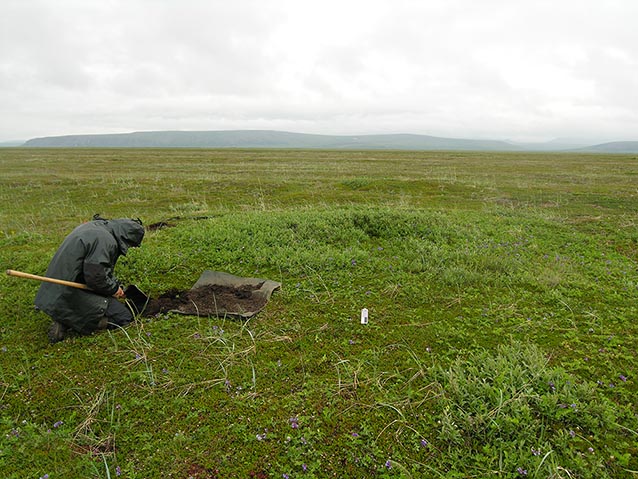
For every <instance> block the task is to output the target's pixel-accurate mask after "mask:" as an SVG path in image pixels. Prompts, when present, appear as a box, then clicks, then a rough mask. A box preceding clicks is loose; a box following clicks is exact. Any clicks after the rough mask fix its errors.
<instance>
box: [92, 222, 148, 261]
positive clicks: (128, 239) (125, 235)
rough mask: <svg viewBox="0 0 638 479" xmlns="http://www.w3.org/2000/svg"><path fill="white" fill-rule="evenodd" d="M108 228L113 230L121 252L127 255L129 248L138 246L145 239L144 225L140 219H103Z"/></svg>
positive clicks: (112, 232)
mask: <svg viewBox="0 0 638 479" xmlns="http://www.w3.org/2000/svg"><path fill="white" fill-rule="evenodd" d="M102 221H104V226H105V228H106V229H107V230H109V231H110V232H111V234H112V235H113V237H114V238H115V240H116V241H117V244H118V246H119V248H120V253H121V254H122V255H124V256H126V253H127V252H128V249H129V248H136V247H138V246H139V245H140V244H142V240H143V239H144V227H143V226H142V222H141V221H139V220H129V219H121V220H102Z"/></svg>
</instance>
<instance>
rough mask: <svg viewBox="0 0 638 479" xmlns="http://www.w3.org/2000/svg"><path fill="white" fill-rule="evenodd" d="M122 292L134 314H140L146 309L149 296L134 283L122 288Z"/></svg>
mask: <svg viewBox="0 0 638 479" xmlns="http://www.w3.org/2000/svg"><path fill="white" fill-rule="evenodd" d="M124 294H125V295H126V302H127V303H128V305H129V306H130V307H131V308H132V309H133V312H134V313H135V315H136V316H138V315H141V314H142V313H143V312H144V310H145V309H146V305H147V304H148V301H149V297H148V296H146V295H145V294H144V293H143V292H142V291H140V289H139V288H138V287H137V286H135V285H134V284H131V285H130V286H127V287H126V289H125V290H124Z"/></svg>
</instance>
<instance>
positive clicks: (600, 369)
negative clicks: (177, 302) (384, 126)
mask: <svg viewBox="0 0 638 479" xmlns="http://www.w3.org/2000/svg"><path fill="white" fill-rule="evenodd" d="M0 172H1V175H0V201H1V205H2V206H1V207H0V265H1V266H2V268H3V269H7V268H11V269H17V270H23V271H28V272H31V273H36V274H43V273H44V271H45V270H46V267H47V264H48V261H49V259H50V258H51V256H52V254H53V253H54V251H55V249H56V248H57V246H58V245H59V243H60V242H61V240H62V239H63V238H64V236H65V235H66V234H67V233H68V232H69V231H70V230H71V229H72V228H73V227H74V226H76V225H77V224H79V223H80V222H82V221H85V220H87V219H90V217H91V216H92V215H93V214H94V213H101V214H102V215H103V216H105V217H112V218H114V217H140V218H142V219H143V220H144V222H145V223H146V224H151V223H155V222H159V221H168V222H169V223H171V225H172V227H168V228H163V229H160V230H157V231H149V232H148V233H147V237H146V239H145V241H144V243H143V246H142V248H140V249H137V250H133V251H131V252H130V253H129V255H128V256H127V257H125V258H121V260H120V263H119V264H118V267H117V271H116V273H117V275H118V277H119V278H120V279H121V280H122V281H123V282H125V283H133V284H137V285H138V286H139V287H140V288H141V289H142V290H144V291H146V292H148V293H149V294H150V295H151V296H157V295H159V294H160V293H162V292H165V291H167V290H169V289H188V288H190V287H191V286H192V284H193V283H194V282H195V281H196V280H197V278H198V277H199V275H200V273H201V272H202V271H204V270H206V269H210V270H218V271H226V272H229V273H232V274H236V275H240V276H251V277H261V278H269V279H273V280H276V281H280V282H281V283H282V284H283V287H282V289H281V291H278V292H276V293H275V294H274V296H273V298H272V299H271V301H270V303H269V304H268V305H267V307H266V309H265V310H264V311H263V312H262V313H260V314H259V315H258V316H256V317H254V318H253V319H251V320H249V321H247V322H242V321H237V320H231V319H225V318H208V317H188V316H177V315H162V316H159V317H156V318H150V319H149V318H144V319H140V320H139V321H138V322H137V323H136V324H135V325H133V326H131V327H129V328H128V329H126V330H122V331H115V332H105V333H100V334H96V335H93V336H90V337H85V338H72V339H70V340H67V341H64V342H61V343H58V344H55V345H53V346H51V345H49V344H48V343H47V339H46V330H47V327H48V324H49V320H48V318H47V317H45V315H44V314H43V313H39V312H36V311H34V309H33V298H34V296H35V292H36V290H37V287H38V284H37V283H35V282H32V281H29V280H22V279H17V278H10V277H8V276H6V275H4V274H3V275H2V277H1V278H0V320H1V323H0V334H1V335H0V412H1V416H0V417H1V422H0V476H2V477H8V478H39V477H49V478H51V479H53V478H57V477H64V478H67V477H83V478H84V477H87V478H88V477H95V478H114V477H123V478H151V477H175V478H187V477H193V478H218V477H219V478H229V477H236V478H251V477H253V478H271V477H272V478H282V477H290V478H301V477H307V478H325V477H349V478H350V477H353V478H356V477H362V478H368V477H383V478H391V477H397V478H399V477H405V478H421V477H501V478H519V477H536V478H547V477H552V478H623V477H636V475H637V474H638V472H637V471H638V459H637V456H638V448H637V446H636V444H637V443H638V432H637V431H638V419H637V413H638V399H637V398H638V394H637V393H638V387H637V384H638V360H637V359H636V351H637V349H638V320H637V318H638V301H637V300H638V279H637V277H636V273H637V268H636V266H637V262H638V232H637V230H636V222H637V220H638V198H637V195H638V176H637V175H638V157H636V156H633V155H626V156H624V155H617V156H598V155H576V154H560V155H558V154H555V155H552V154H513V153H512V154H510V153H498V154H494V153H443V152H442V153H437V152H389V151H388V152H379V151H375V152H350V151H348V152H343V151H290V150H279V151H268V150H244V151H242V150H144V149H142V150H117V149H115V150H107V149H100V150H82V149H73V150H61V149H57V150H43V149H2V150H0ZM364 307H365V308H368V309H369V312H370V313H369V314H370V321H369V324H368V325H365V326H363V325H361V324H359V313H360V310H361V309H362V308H364Z"/></svg>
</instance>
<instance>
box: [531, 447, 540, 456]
mask: <svg viewBox="0 0 638 479" xmlns="http://www.w3.org/2000/svg"><path fill="white" fill-rule="evenodd" d="M532 454H534V455H535V456H540V455H541V451H540V449H534V448H532Z"/></svg>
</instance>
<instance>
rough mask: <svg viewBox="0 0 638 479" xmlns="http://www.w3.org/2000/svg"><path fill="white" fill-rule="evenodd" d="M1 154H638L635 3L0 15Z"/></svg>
mask: <svg viewBox="0 0 638 479" xmlns="http://www.w3.org/2000/svg"><path fill="white" fill-rule="evenodd" d="M0 8H1V10H2V11H1V12H0V13H1V14H0V141H2V140H11V139H27V138H31V137H35V136H43V135H58V134H73V133H110V132H122V131H133V130H155V129H197V130H206V129H231V128H272V129H287V130H293V131H303V132H316V133H358V134H363V133H380V132H408V133H422V134H433V135H442V136H455V137H482V138H495V139H502V138H513V139H522V140H527V139H551V138H554V137H588V138H592V139H595V140H599V139H600V140H607V139H608V140H615V139H636V134H635V133H634V132H635V131H638V93H637V92H638V68H637V66H638V65H637V62H638V34H637V33H636V29H635V28H634V26H633V25H632V22H633V19H635V18H636V17H637V16H638V4H637V3H636V2H633V0H609V1H606V2H599V1H594V0H583V1H577V0H561V1H560V2H556V1H546V0H535V1H531V0H529V1H523V0H486V1H481V2H473V1H471V0H451V1H445V2H443V1H427V2H416V1H411V0H367V1H364V0H341V1H336V0H323V1H322V2H316V1H293V0H271V1H268V2H260V1H258V0H236V1H234V2H226V1H221V0H209V1H204V0H182V1H180V2H177V1H169V0H128V1H125V0H112V1H109V2H86V1H82V0H58V1H56V2H52V1H48V0H39V1H38V0H5V1H4V2H3V5H2V7H0Z"/></svg>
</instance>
